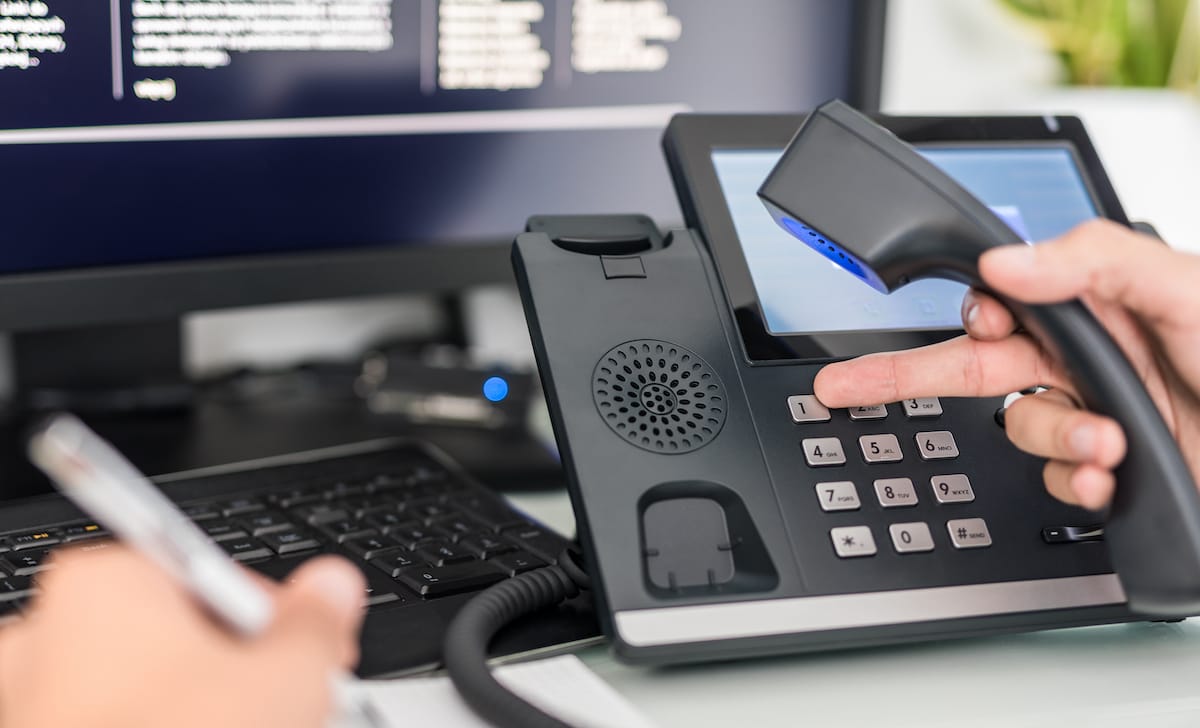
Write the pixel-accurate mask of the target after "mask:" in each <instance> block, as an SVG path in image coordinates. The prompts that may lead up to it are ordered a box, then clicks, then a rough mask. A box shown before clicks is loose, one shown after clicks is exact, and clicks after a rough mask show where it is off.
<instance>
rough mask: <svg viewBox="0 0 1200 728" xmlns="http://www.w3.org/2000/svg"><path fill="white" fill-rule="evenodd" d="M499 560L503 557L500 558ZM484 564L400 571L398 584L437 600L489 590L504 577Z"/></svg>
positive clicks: (422, 567)
mask: <svg viewBox="0 0 1200 728" xmlns="http://www.w3.org/2000/svg"><path fill="white" fill-rule="evenodd" d="M501 558H503V557H501ZM490 563H491V562H488V561H468V562H466V563H462V564H448V565H446V566H416V567H412V568H409V569H402V570H401V571H400V575H399V576H398V577H397V578H398V579H399V581H400V583H401V584H404V585H405V586H408V587H410V588H411V589H412V590H413V591H415V592H417V593H418V594H420V595H421V596H424V597H440V596H444V595H446V594H457V593H459V592H464V591H474V590H476V589H483V588H484V587H488V586H491V585H492V584H495V583H496V582H498V581H502V580H503V579H504V578H505V577H504V574H503V573H501V572H500V571H499V570H498V569H496V568H493V567H492V566H490Z"/></svg>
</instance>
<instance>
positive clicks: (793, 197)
mask: <svg viewBox="0 0 1200 728" xmlns="http://www.w3.org/2000/svg"><path fill="white" fill-rule="evenodd" d="M758 194H759V197H760V198H761V199H762V200H763V203H764V204H765V205H766V207H767V209H768V210H769V211H770V214H771V216H772V217H773V218H774V219H775V221H776V222H777V223H778V224H779V225H780V226H781V227H782V228H783V229H784V230H786V231H787V232H789V233H790V234H792V235H793V236H795V237H796V238H798V239H799V240H801V241H802V242H804V243H805V244H807V245H809V246H810V247H812V248H813V249H814V250H817V251H818V252H820V253H822V254H823V255H825V256H826V257H827V258H829V259H830V260H832V261H834V262H835V263H838V264H839V265H841V266H842V267H843V268H845V269H846V270H848V271H849V272H850V273H852V274H854V275H855V276H856V277H858V278H859V279H861V280H862V281H863V282H864V283H866V284H868V285H870V286H872V287H874V288H875V289H877V290H879V291H881V292H884V293H890V292H892V291H894V290H896V289H897V288H899V287H901V286H903V285H905V284H907V283H908V282H910V281H912V280H915V279H917V278H930V277H935V278H949V279H952V280H956V281H959V282H962V283H966V284H968V285H971V286H975V287H978V288H983V289H985V290H986V289H987V287H986V286H985V285H984V284H983V281H982V280H981V279H980V276H979V268H978V261H979V256H980V255H981V254H982V253H983V252H984V251H985V250H987V249H989V248H993V247H997V246H1000V245H1010V244H1017V243H1023V241H1022V240H1021V238H1020V237H1019V236H1018V235H1017V234H1016V233H1015V232H1013V231H1012V230H1011V229H1010V228H1009V226H1008V225H1007V224H1005V223H1004V221H1003V220H1001V219H1000V218H999V217H997V216H996V215H995V214H994V213H993V212H992V211H991V210H990V209H989V208H988V207H987V206H986V205H984V204H983V203H982V202H980V201H979V200H978V199H976V198H975V197H974V196H972V195H971V194H970V193H969V192H967V191H966V190H965V189H963V188H962V187H961V186H960V185H959V184H958V183H957V182H955V181H954V180H953V179H952V178H950V177H949V176H948V175H947V174H946V173H944V172H942V171H941V170H940V169H938V168H937V167H936V166H935V165H933V164H932V163H931V162H929V161H928V160H926V159H925V158H924V157H922V156H921V155H920V154H919V153H918V152H917V151H916V150H914V149H913V148H912V147H910V146H909V145H908V144H906V143H905V142H903V141H901V140H900V139H898V138H896V136H895V135H893V134H892V133H891V132H889V131H887V130H886V129H884V128H882V127H880V126H879V125H877V124H875V123H874V122H873V121H871V120H870V119H868V118H867V117H865V116H863V115H862V114H860V113H858V112H857V111H855V110H854V109H852V108H850V107H849V106H847V105H846V104H844V103H842V102H840V101H831V102H829V103H826V104H824V105H823V106H821V107H820V108H818V109H817V110H816V111H814V112H813V113H812V114H811V115H809V117H808V118H807V119H806V121H805V122H804V124H803V125H802V126H801V127H800V130H799V131H798V132H797V133H796V135H795V137H794V138H793V139H792V141H791V142H790V143H789V145H788V147H787V149H786V150H785V151H784V153H783V156H782V157H781V158H780V160H779V162H778V164H777V165H776V166H775V168H774V169H773V170H772V171H771V174H770V175H769V176H768V177H767V179H766V181H765V182H764V183H763V185H762V187H761V188H760V189H759V191H758ZM993 295H995V294H994V293H993ZM997 297H998V298H999V299H1000V300H1001V301H1003V302H1004V303H1005V305H1007V306H1008V307H1009V308H1010V309H1011V310H1012V311H1013V313H1014V315H1015V316H1016V317H1017V319H1018V320H1019V321H1020V322H1021V323H1022V324H1023V325H1024V326H1025V328H1026V329H1028V330H1029V331H1030V332H1031V333H1032V334H1033V335H1034V336H1035V337H1036V338H1037V339H1038V340H1039V342H1040V343H1041V344H1042V345H1043V346H1045V347H1046V348H1047V349H1048V350H1049V351H1051V352H1052V353H1053V354H1054V355H1055V356H1057V357H1058V360H1059V361H1060V362H1061V363H1062V364H1063V366H1064V368H1065V369H1066V370H1067V372H1068V373H1069V375H1070V376H1071V379H1072V382H1073V383H1074V385H1075V387H1076V388H1077V389H1078V391H1079V395H1080V397H1081V399H1082V400H1083V403H1084V404H1085V405H1086V406H1087V407H1088V409H1090V410H1092V411H1094V412H1097V413H1100V414H1103V415H1107V416H1109V417H1112V418H1113V419H1114V420H1116V421H1117V422H1118V423H1119V424H1120V425H1121V427H1122V428H1123V429H1124V431H1125V437H1126V440H1127V442H1128V451H1127V454H1126V456H1125V459H1124V460H1123V461H1122V463H1121V464H1120V465H1119V466H1118V467H1117V469H1116V478H1117V490H1116V495H1115V497H1114V499H1113V503H1112V507H1111V509H1110V511H1109V515H1108V522H1107V524H1106V527H1105V533H1106V540H1107V542H1108V544H1109V549H1110V552H1111V554H1112V560H1113V565H1114V566H1115V567H1116V570H1117V574H1118V576H1119V577H1120V580H1121V584H1122V586H1123V587H1124V589H1125V593H1126V597H1127V599H1128V600H1129V605H1130V608H1131V609H1133V610H1134V611H1136V612H1139V613H1142V614H1147V615H1156V616H1183V615H1187V614H1195V613H1197V612H1198V611H1200V493H1198V492H1197V490H1196V483H1195V481H1194V479H1193V478H1192V474H1191V472H1190V471H1189V469H1188V467H1187V464H1186V463H1185V462H1184V459H1183V456H1182V454H1181V453H1180V451H1179V447H1178V445H1177V444H1176V442H1175V439H1174V437H1173V436H1172V435H1171V432H1170V430H1169V429H1168V428H1167V426H1166V423H1165V422H1164V421H1163V418H1162V415H1161V414H1160V413H1159V411H1158V408H1157V407H1156V406H1155V404H1154V402H1153V401H1152V400H1151V399H1150V396H1149V394H1148V393H1147V392H1146V389H1145V387H1144V386H1143V384H1142V382H1141V380H1140V379H1139V377H1138V376H1137V374H1136V372H1135V371H1134V369H1133V367H1132V366H1131V365H1130V364H1129V361H1128V360H1127V359H1126V358H1125V355H1124V354H1123V353H1122V351H1121V349H1120V347H1118V346H1117V344H1116V342H1115V341H1113V339H1112V337H1111V336H1109V334H1108V332H1107V331H1106V330H1105V329H1104V327H1102V326H1101V325H1100V323H1099V322H1098V321H1097V320H1096V318H1095V317H1094V316H1093V315H1092V314H1091V312H1090V311H1089V310H1088V309H1087V308H1086V307H1085V306H1084V305H1083V304H1082V303H1081V302H1079V301H1077V300H1075V301H1068V302H1065V303H1060V304H1051V305H1030V304H1023V303H1020V302H1018V301H1013V300H1011V299H1007V298H1005V297H1003V296H997Z"/></svg>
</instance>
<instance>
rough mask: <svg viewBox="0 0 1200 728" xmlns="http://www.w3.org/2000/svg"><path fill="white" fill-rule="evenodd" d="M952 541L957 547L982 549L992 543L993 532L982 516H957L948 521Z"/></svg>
mask: <svg viewBox="0 0 1200 728" xmlns="http://www.w3.org/2000/svg"><path fill="white" fill-rule="evenodd" d="M946 530H947V531H949V532H950V543H952V544H954V548H956V549H981V548H986V547H988V546H991V545H992V534H990V533H988V527H987V523H985V522H984V520H983V519H982V518H957V519H955V520H953V521H946Z"/></svg>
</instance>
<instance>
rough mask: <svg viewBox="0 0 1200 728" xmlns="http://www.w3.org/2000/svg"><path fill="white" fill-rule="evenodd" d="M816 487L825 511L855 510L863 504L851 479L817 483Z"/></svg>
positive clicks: (822, 508) (818, 498)
mask: <svg viewBox="0 0 1200 728" xmlns="http://www.w3.org/2000/svg"><path fill="white" fill-rule="evenodd" d="M816 489H817V500H818V501H820V503H821V510H823V511H854V510H858V508H859V507H860V506H861V505H862V504H861V503H860V502H859V500H858V489H857V488H855V487H854V483H851V482H850V481H849V480H840V481H838V482H836V483H817V486H816Z"/></svg>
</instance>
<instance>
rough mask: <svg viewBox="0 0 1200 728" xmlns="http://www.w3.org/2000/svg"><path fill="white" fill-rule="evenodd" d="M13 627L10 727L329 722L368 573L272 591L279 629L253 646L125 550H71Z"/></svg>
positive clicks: (325, 564) (3, 639)
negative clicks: (334, 681) (335, 682)
mask: <svg viewBox="0 0 1200 728" xmlns="http://www.w3.org/2000/svg"><path fill="white" fill-rule="evenodd" d="M54 564H55V566H54V568H53V569H51V570H50V571H48V572H46V573H45V574H44V575H43V578H42V579H41V586H42V593H41V594H40V595H39V596H38V597H37V598H36V599H35V600H34V601H33V603H32V605H31V609H30V610H28V611H27V612H26V613H25V616H24V617H23V618H22V619H21V620H20V621H19V622H16V623H14V624H11V625H9V626H7V627H5V628H3V629H0V726H3V728H10V727H14V726H32V725H42V726H80V725H89V726H99V727H101V728H141V727H143V726H145V727H149V726H165V725H170V726H178V727H179V728H193V727H194V728H212V726H253V727H254V728H269V727H270V726H280V727H283V726H287V727H288V728H294V727H296V726H301V727H302V726H313V727H314V728H315V727H316V726H324V725H325V724H326V722H327V720H328V718H329V716H330V713H331V708H332V695H331V690H330V676H331V674H332V673H333V672H334V671H335V670H339V669H346V668H348V667H350V666H351V665H352V664H353V663H354V662H355V661H356V660H357V632H358V628H359V624H360V621H361V619H362V614H363V604H362V600H363V596H362V595H363V593H364V584H363V579H362V575H361V574H359V573H358V571H357V570H356V569H355V568H354V567H353V566H351V565H349V564H345V563H339V560H337V559H330V558H321V559H316V560H314V561H312V562H310V563H307V564H305V565H304V566H302V567H300V568H299V569H298V570H297V571H296V572H295V573H294V575H293V577H292V578H291V579H290V580H289V582H288V584H286V585H274V584H266V583H265V582H264V587H266V588H267V589H268V590H269V591H270V592H271V594H272V596H273V597H274V599H275V607H276V614H275V619H274V621H273V623H272V624H271V625H270V627H269V628H268V630H267V631H266V632H265V633H264V634H263V635H261V636H259V637H257V638H254V639H251V640H245V639H241V638H239V637H237V636H235V635H233V634H231V633H230V632H228V631H227V630H226V629H224V628H223V627H221V626H220V625H218V624H217V623H216V622H215V621H213V619H212V618H211V617H210V616H209V615H206V614H205V613H204V612H203V611H202V610H201V608H200V607H199V606H198V605H197V604H196V602H195V601H194V600H192V599H191V598H190V597H189V596H188V594H187V593H186V592H185V591H184V590H183V589H182V588H180V587H179V586H177V585H176V584H175V583H173V582H172V581H171V580H170V579H169V578H168V577H167V576H166V574H164V573H163V571H162V569H161V568H160V567H158V566H157V565H155V564H153V563H152V562H150V561H149V560H147V559H145V558H144V557H142V556H140V555H138V554H136V553H134V552H133V551H131V550H128V549H126V548H124V547H121V546H119V545H112V546H109V547H107V548H105V549H102V550H100V551H97V552H95V553H83V552H81V551H79V550H75V549H64V550H63V551H62V552H59V553H56V554H55V555H54Z"/></svg>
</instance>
